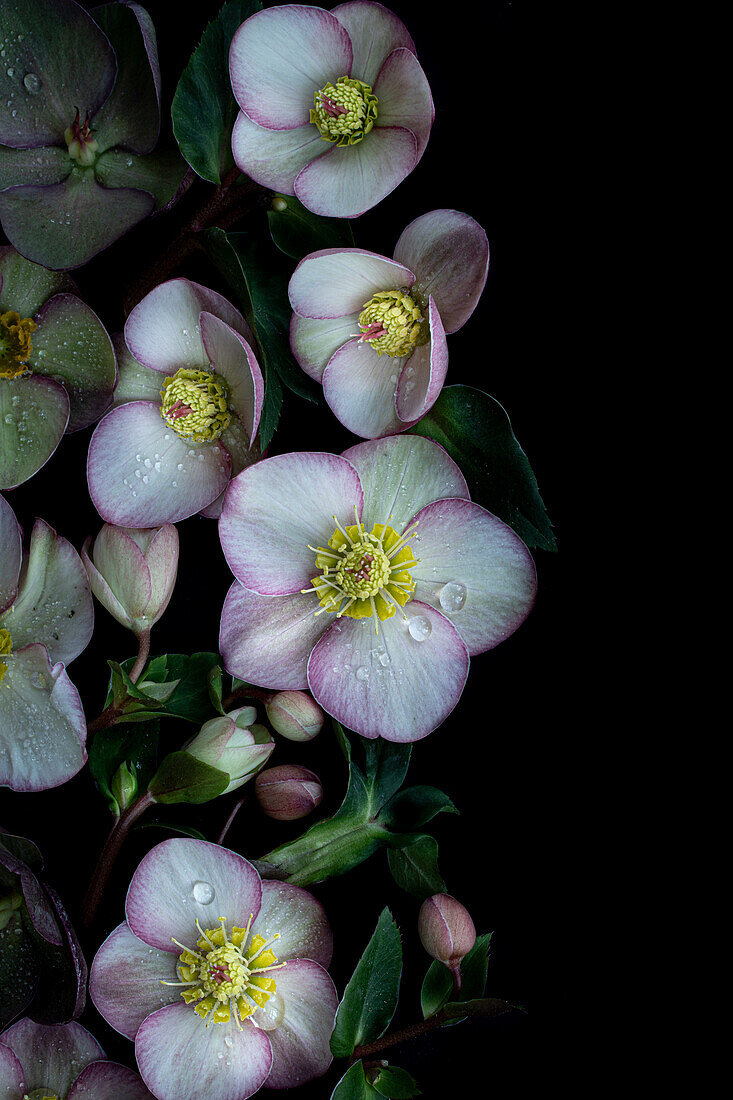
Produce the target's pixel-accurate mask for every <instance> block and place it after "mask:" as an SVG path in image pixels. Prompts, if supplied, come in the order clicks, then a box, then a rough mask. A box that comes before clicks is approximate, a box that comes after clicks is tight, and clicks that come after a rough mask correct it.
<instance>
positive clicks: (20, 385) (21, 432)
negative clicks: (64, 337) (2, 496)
mask: <svg viewBox="0 0 733 1100" xmlns="http://www.w3.org/2000/svg"><path fill="white" fill-rule="evenodd" d="M69 408H70V406H69V398H68V395H67V393H66V390H65V389H64V387H63V386H62V385H61V383H60V382H54V381H53V379H51V378H42V377H40V376H39V375H26V376H25V377H24V378H15V379H13V380H12V381H10V382H8V381H3V382H2V384H1V385H0V489H14V488H16V487H17V486H18V485H22V484H23V482H24V481H27V480H28V478H29V477H33V475H34V474H35V473H38V471H39V470H40V469H41V466H45V464H46V463H47V462H48V460H49V458H50V457H51V455H52V454H53V452H54V451H55V450H56V448H57V447H58V445H59V443H60V442H61V439H62V438H63V434H64V432H65V431H66V425H67V424H68V422H69Z"/></svg>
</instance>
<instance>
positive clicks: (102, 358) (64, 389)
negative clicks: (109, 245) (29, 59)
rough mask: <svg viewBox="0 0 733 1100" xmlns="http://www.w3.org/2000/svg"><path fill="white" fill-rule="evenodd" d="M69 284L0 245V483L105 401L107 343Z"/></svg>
mask: <svg viewBox="0 0 733 1100" xmlns="http://www.w3.org/2000/svg"><path fill="white" fill-rule="evenodd" d="M1 69H2V66H1V65H0V70H1ZM73 289H74V286H73V283H72V282H71V280H70V279H68V278H67V277H66V276H64V275H59V274H57V273H55V272H52V271H47V270H46V269H45V268H43V267H40V266H39V265H38V264H34V263H30V261H28V260H25V259H23V257H22V256H19V255H18V253H17V252H16V251H15V249H13V248H8V247H7V246H2V247H0V489H13V488H15V487H16V486H17V485H21V484H22V483H23V482H24V481H27V480H28V478H29V477H32V476H33V474H35V473H36V472H37V471H38V470H40V468H41V466H43V464H44V463H45V462H46V461H47V460H48V459H49V458H50V457H51V455H52V454H53V453H54V451H55V450H56V448H57V447H58V445H59V443H60V441H61V437H62V436H63V434H64V432H66V431H68V432H74V431H76V430H77V429H78V428H86V427H87V426H88V425H89V424H93V423H94V421H95V420H98V419H99V417H100V416H101V415H102V413H103V412H105V411H106V409H107V408H108V407H109V405H110V403H111V401H112V390H113V389H114V386H115V382H116V381H117V365H116V362H115V353H114V349H113V347H112V342H111V340H110V338H109V336H108V335H107V332H106V330H105V329H104V327H103V325H102V323H101V321H100V320H99V318H98V317H97V315H96V313H94V312H93V311H92V310H91V309H90V308H89V306H87V305H85V304H84V302H82V301H80V299H79V298H77V297H76V295H75V294H73V293H70V291H71V290H73Z"/></svg>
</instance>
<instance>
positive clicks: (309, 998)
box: [265, 959, 338, 1089]
mask: <svg viewBox="0 0 733 1100" xmlns="http://www.w3.org/2000/svg"><path fill="white" fill-rule="evenodd" d="M277 992H278V993H279V994H280V996H281V997H282V999H283V1001H284V1003H285V1015H284V1017H283V1021H282V1023H281V1024H280V1026H279V1027H277V1028H275V1030H274V1031H269V1032H268V1035H269V1037H270V1042H271V1043H272V1072H271V1073H270V1076H269V1077H268V1078H267V1082H266V1085H265V1087H266V1088H268V1089H290V1088H295V1086H296V1085H302V1084H304V1083H305V1082H306V1081H312V1080H313V1079H314V1078H315V1077H322V1076H323V1074H324V1073H325V1072H326V1070H327V1069H328V1067H329V1066H330V1065H331V1062H332V1061H333V1055H332V1054H331V1047H330V1040H331V1033H332V1031H333V1024H334V1020H335V1018H336V1009H337V1008H338V994H337V992H336V987H335V986H334V984H333V981H332V980H331V978H330V977H329V975H328V974H327V973H326V971H325V970H324V969H323V967H322V966H319V965H318V963H316V962H313V961H312V960H311V959H295V960H294V961H293V962H289V963H288V964H287V966H285V968H284V969H283V970H280V971H278V973H277Z"/></svg>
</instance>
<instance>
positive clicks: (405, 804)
mask: <svg viewBox="0 0 733 1100" xmlns="http://www.w3.org/2000/svg"><path fill="white" fill-rule="evenodd" d="M458 812H459V811H458V810H457V809H456V807H455V806H454V805H453V803H452V802H451V800H450V798H449V797H448V795H447V794H446V793H445V792H444V791H441V790H439V789H438V788H437V787H427V786H426V787H408V788H407V789H406V790H404V791H398V792H397V794H396V795H395V796H394V798H392V799H390V801H389V802H388V803H387V805H386V806H385V807H384V809H383V810H382V812H381V813H380V815H379V821H380V822H381V823H382V824H383V825H386V826H387V827H388V828H389V829H419V828H420V827H421V826H422V825H426V824H427V823H428V821H432V819H433V818H434V817H435V816H436V814H439V813H451V814H457V813H458Z"/></svg>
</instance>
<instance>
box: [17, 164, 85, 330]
mask: <svg viewBox="0 0 733 1100" xmlns="http://www.w3.org/2000/svg"><path fill="white" fill-rule="evenodd" d="M38 151H39V150H34V152H38ZM43 151H44V152H47V151H48V150H43ZM55 151H56V152H58V153H59V154H60V153H61V150H60V149H57V150H55ZM63 155H64V156H65V157H66V158H67V160H68V154H67V153H66V151H65V150H64V154H63ZM0 185H1V182H0ZM73 289H74V284H73V283H72V281H71V279H70V278H69V276H68V275H67V274H66V273H65V272H63V271H49V270H47V268H45V267H41V266H40V264H34V263H31V261H30V260H26V258H25V256H21V255H20V253H19V252H16V251H15V249H14V248H11V247H10V245H0V313H5V311H6V310H8V309H13V310H15V311H16V312H17V313H19V314H20V315H21V317H33V316H35V314H36V313H38V311H39V310H40V308H41V307H42V305H43V303H44V302H47V301H48V300H49V298H52V297H53V295H54V294H61V293H62V292H64V291H70V290H73ZM33 344H34V346H35V341H33Z"/></svg>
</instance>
